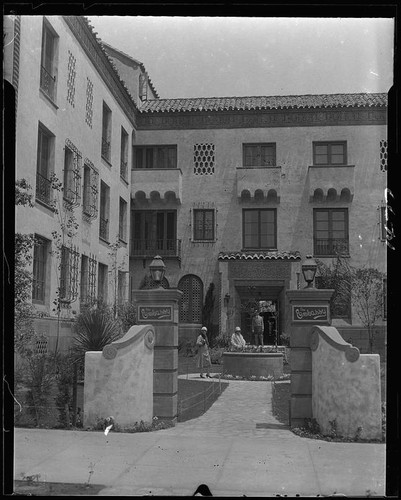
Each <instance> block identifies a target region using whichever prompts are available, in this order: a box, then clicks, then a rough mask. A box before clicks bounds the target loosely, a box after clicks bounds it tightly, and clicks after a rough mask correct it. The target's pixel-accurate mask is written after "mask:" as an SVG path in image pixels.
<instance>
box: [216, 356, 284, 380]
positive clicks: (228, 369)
mask: <svg viewBox="0 0 401 500" xmlns="http://www.w3.org/2000/svg"><path fill="white" fill-rule="evenodd" d="M223 370H224V373H225V374H229V375H233V376H238V377H245V378H251V377H274V378H278V377H281V376H282V375H283V354H282V353H281V352H224V353H223Z"/></svg>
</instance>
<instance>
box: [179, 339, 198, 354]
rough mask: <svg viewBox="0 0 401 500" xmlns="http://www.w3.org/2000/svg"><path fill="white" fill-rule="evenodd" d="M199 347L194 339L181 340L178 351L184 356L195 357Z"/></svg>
mask: <svg viewBox="0 0 401 500" xmlns="http://www.w3.org/2000/svg"><path fill="white" fill-rule="evenodd" d="M196 351H197V347H196V343H195V342H194V341H192V340H181V341H180V342H179V343H178V352H179V353H180V354H181V355H182V356H186V357H190V358H191V357H193V356H195V355H196Z"/></svg>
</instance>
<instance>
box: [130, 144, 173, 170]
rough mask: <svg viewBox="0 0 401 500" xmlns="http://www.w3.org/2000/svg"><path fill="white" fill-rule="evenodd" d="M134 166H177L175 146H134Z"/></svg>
mask: <svg viewBox="0 0 401 500" xmlns="http://www.w3.org/2000/svg"><path fill="white" fill-rule="evenodd" d="M133 161H134V168H156V169H157V168H177V146H146V147H145V146H141V147H139V146H135V147H134V155H133Z"/></svg>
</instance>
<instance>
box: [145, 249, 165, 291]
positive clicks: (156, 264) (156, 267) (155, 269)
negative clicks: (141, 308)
mask: <svg viewBox="0 0 401 500" xmlns="http://www.w3.org/2000/svg"><path fill="white" fill-rule="evenodd" d="M149 269H150V275H151V276H152V280H153V281H155V282H156V283H158V284H159V287H161V286H162V284H161V282H162V280H163V278H164V273H165V272H166V266H165V264H164V262H163V261H162V258H161V257H160V255H156V257H155V258H154V259H153V260H152V262H151V263H150V264H149Z"/></svg>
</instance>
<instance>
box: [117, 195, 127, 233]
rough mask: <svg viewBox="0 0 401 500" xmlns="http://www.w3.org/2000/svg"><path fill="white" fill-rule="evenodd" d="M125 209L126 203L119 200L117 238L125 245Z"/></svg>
mask: <svg viewBox="0 0 401 500" xmlns="http://www.w3.org/2000/svg"><path fill="white" fill-rule="evenodd" d="M127 207H128V203H127V202H126V201H125V200H123V199H122V198H120V212H119V231H118V237H119V238H120V240H122V241H124V242H125V243H126V242H127Z"/></svg>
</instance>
